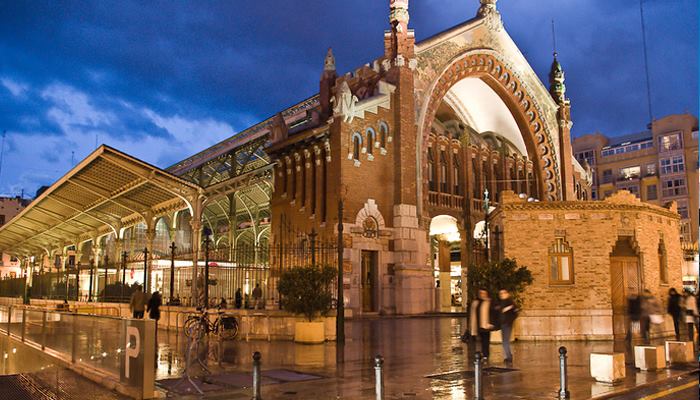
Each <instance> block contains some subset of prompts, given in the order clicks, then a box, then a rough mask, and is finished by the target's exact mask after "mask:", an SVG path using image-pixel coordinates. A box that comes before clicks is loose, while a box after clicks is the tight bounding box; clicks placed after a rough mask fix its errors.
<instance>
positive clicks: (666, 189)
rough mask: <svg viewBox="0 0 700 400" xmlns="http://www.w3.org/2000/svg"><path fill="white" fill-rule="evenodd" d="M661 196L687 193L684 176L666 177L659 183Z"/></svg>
mask: <svg viewBox="0 0 700 400" xmlns="http://www.w3.org/2000/svg"><path fill="white" fill-rule="evenodd" d="M661 194H662V195H663V197H674V196H684V195H686V194H688V189H687V188H686V186H685V178H675V179H666V180H664V181H663V182H662V183H661Z"/></svg>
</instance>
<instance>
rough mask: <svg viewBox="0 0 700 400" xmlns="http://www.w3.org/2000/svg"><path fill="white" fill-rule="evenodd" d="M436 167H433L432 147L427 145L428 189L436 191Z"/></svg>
mask: <svg viewBox="0 0 700 400" xmlns="http://www.w3.org/2000/svg"><path fill="white" fill-rule="evenodd" d="M435 172H436V167H435V156H434V155H433V148H432V147H428V186H429V188H430V190H432V191H436V190H437V184H436V182H435V175H437V174H436V173H435Z"/></svg>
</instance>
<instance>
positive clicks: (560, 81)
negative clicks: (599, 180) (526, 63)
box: [549, 50, 576, 200]
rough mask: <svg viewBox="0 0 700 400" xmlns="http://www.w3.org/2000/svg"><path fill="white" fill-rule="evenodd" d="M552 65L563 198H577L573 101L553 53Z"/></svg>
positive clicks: (550, 89) (551, 91) (550, 75)
mask: <svg viewBox="0 0 700 400" xmlns="http://www.w3.org/2000/svg"><path fill="white" fill-rule="evenodd" d="M553 56H554V60H552V67H551V68H550V71H549V93H550V94H551V95H552V98H553V99H554V102H555V103H556V104H557V106H558V108H557V121H558V122H559V124H558V125H559V154H560V155H561V164H560V170H561V184H562V195H563V197H564V198H563V200H576V194H575V192H574V166H573V162H574V161H573V153H572V152H573V150H572V147H571V127H572V126H573V123H572V122H571V102H570V101H569V99H567V98H566V85H564V69H563V68H562V66H561V64H560V63H559V60H558V59H557V52H556V50H555V51H554V53H553Z"/></svg>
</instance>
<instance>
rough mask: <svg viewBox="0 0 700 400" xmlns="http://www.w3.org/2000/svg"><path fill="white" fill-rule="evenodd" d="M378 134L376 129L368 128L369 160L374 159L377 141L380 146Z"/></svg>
mask: <svg viewBox="0 0 700 400" xmlns="http://www.w3.org/2000/svg"><path fill="white" fill-rule="evenodd" d="M376 136H377V134H376V133H374V129H372V128H369V129H367V158H368V159H369V160H372V159H373V158H374V156H373V155H372V154H373V151H374V146H375V143H376V145H377V146H378V145H379V142H377V141H376V140H375V139H376Z"/></svg>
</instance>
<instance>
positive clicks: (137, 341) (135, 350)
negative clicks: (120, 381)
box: [124, 326, 141, 379]
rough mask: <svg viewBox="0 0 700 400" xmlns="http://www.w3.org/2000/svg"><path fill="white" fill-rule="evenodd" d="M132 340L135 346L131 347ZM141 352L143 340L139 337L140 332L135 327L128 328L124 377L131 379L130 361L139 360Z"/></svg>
mask: <svg viewBox="0 0 700 400" xmlns="http://www.w3.org/2000/svg"><path fill="white" fill-rule="evenodd" d="M131 338H134V345H133V347H132V346H131ZM140 351H141V338H140V337H139V330H138V328H136V327H135V326H128V327H126V359H125V362H124V368H125V369H126V371H124V375H125V376H126V377H127V379H128V378H129V359H130V358H138V356H139V352H140Z"/></svg>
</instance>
